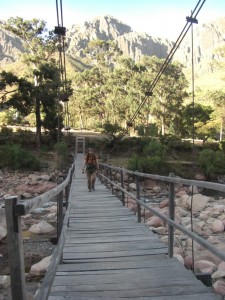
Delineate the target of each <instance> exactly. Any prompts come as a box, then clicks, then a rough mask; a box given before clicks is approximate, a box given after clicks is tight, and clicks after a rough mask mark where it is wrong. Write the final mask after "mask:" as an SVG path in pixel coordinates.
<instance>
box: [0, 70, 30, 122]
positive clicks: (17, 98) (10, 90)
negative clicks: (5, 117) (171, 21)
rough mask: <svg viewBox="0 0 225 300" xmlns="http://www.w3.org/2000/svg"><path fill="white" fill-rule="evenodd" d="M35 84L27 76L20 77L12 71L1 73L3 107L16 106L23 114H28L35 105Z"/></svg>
mask: <svg viewBox="0 0 225 300" xmlns="http://www.w3.org/2000/svg"><path fill="white" fill-rule="evenodd" d="M33 94H34V86H33V84H32V83H30V82H29V81H27V80H26V79H25V78H19V77H18V76H16V75H14V74H13V73H11V72H5V71H2V72H1V73H0V102H1V109H2V110H3V109H7V108H11V107H13V108H15V109H16V110H18V111H19V112H20V113H21V114H22V115H24V116H25V115H27V114H29V113H30V112H31V110H32V107H33V100H32V97H33Z"/></svg>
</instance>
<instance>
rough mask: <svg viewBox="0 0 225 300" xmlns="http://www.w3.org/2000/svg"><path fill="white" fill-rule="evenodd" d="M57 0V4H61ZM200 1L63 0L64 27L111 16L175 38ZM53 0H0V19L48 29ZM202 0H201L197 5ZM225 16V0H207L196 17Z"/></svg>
mask: <svg viewBox="0 0 225 300" xmlns="http://www.w3.org/2000/svg"><path fill="white" fill-rule="evenodd" d="M60 2H61V1H60V0H58V6H60ZM198 2H199V0H112V1H105V0H81V1H77V0H62V8H63V26H64V27H66V28H67V29H69V28H70V27H71V26H72V25H73V24H82V23H84V22H85V21H91V20H93V19H94V18H95V17H99V16H103V15H110V16H113V17H115V18H116V19H118V20H119V21H121V22H123V23H125V24H127V25H129V26H131V28H132V30H133V31H137V32H146V33H148V34H149V35H151V36H155V37H162V38H168V39H171V40H175V39H176V38H177V37H178V36H179V34H180V33H181V31H182V29H183V28H184V26H185V24H186V17H187V16H190V15H191V11H193V10H194V8H195V6H196V5H197V3H198ZM56 3H57V2H56V0H36V1H34V0H0V7H1V10H0V20H7V19H8V18H9V17H16V16H19V17H22V18H24V19H27V20H29V19H32V18H37V19H41V20H44V21H46V22H47V27H48V28H49V29H54V26H56V25H57V14H56ZM201 3H203V0H200V4H201ZM219 17H225V0H206V1H205V3H204V4H203V6H202V8H201V10H200V12H199V14H198V16H197V19H198V23H199V24H203V23H205V22H207V21H212V20H214V19H216V18H219Z"/></svg>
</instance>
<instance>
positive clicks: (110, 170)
mask: <svg viewBox="0 0 225 300" xmlns="http://www.w3.org/2000/svg"><path fill="white" fill-rule="evenodd" d="M109 179H110V180H111V181H112V169H111V168H110V169H109ZM111 189H112V194H113V185H112V184H111Z"/></svg>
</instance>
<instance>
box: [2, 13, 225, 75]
mask: <svg viewBox="0 0 225 300" xmlns="http://www.w3.org/2000/svg"><path fill="white" fill-rule="evenodd" d="M1 23H2V22H0V25H1ZM224 37H225V17H223V18H219V19H216V20H215V21H213V22H210V23H204V24H202V25H197V24H196V25H194V45H195V49H194V54H195V55H194V59H195V64H196V65H197V66H198V69H199V70H201V72H204V71H206V70H207V71H210V67H209V66H208V65H209V64H210V61H211V60H215V59H216V60H217V59H219V56H218V55H217V54H215V53H214V51H215V49H216V48H218V47H219V46H220V45H222V43H224V40H225V39H224ZM95 39H101V40H106V41H107V40H113V41H115V43H116V44H117V45H118V47H119V48H120V50H122V52H123V53H124V55H126V56H128V57H131V58H132V59H133V60H134V61H135V62H138V61H140V60H141V57H142V56H143V55H148V56H152V55H155V56H157V57H158V58H162V59H163V58H166V57H167V56H168V53H169V51H170V49H171V48H172V46H173V45H174V42H173V41H170V40H169V39H164V38H160V37H155V36H151V35H150V34H148V33H146V32H142V33H140V32H136V31H133V30H132V28H131V27H130V26H129V25H127V24H125V23H123V22H122V21H120V20H118V19H116V18H114V17H113V16H110V15H104V16H100V17H96V18H94V19H93V20H91V21H85V22H83V23H81V24H74V25H72V26H71V27H70V28H69V29H68V30H67V34H66V41H67V44H68V48H67V51H66V55H68V56H69V57H71V58H72V59H77V58H78V59H82V58H83V57H85V53H84V49H85V48H86V47H87V45H88V43H89V42H90V41H93V40H95ZM0 45H1V46H0V66H4V65H6V64H8V63H11V62H14V61H16V60H18V58H19V54H20V53H21V52H22V51H23V50H22V43H21V41H20V40H19V39H18V38H16V37H14V36H13V35H12V34H10V33H9V32H7V31H6V30H4V29H3V28H2V27H1V26H0ZM190 52H191V43H190V34H189V33H188V35H187V36H186V37H185V38H184V40H183V41H182V43H181V45H180V47H179V49H178V50H177V51H176V53H175V55H174V58H173V59H174V60H178V61H179V62H181V63H182V64H183V65H184V66H185V67H190V61H191V59H190ZM211 71H212V70H211Z"/></svg>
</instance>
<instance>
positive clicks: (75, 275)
mask: <svg viewBox="0 0 225 300" xmlns="http://www.w3.org/2000/svg"><path fill="white" fill-rule="evenodd" d="M81 157H82V155H81V154H80V155H78V156H77V159H76V171H75V179H74V180H73V183H72V186H71V199H72V206H71V211H70V221H69V228H68V232H67V237H66V242H65V247H64V251H63V264H60V265H59V266H58V268H57V272H56V276H55V279H54V282H53V285H52V287H51V291H50V295H49V297H48V299H49V300H53V299H54V300H62V299H64V300H69V299H76V300H84V299H86V300H87V299H90V300H92V299H93V300H94V299H105V300H106V299H112V300H116V299H138V300H142V299H145V300H146V299H152V300H186V299H188V300H189V299H191V300H214V299H220V296H218V295H215V294H213V292H212V290H211V289H210V288H208V287H206V286H205V285H203V283H202V282H201V281H199V280H197V279H196V277H195V276H194V274H193V273H192V272H191V271H189V270H186V269H185V268H184V266H183V265H182V264H181V263H180V262H179V261H178V260H177V259H175V258H172V259H169V258H168V257H167V246H165V244H163V243H162V242H161V241H160V240H159V238H158V237H157V235H156V234H154V233H153V232H151V230H150V229H149V228H147V227H145V226H144V224H139V223H137V217H136V216H134V215H133V214H132V213H131V212H130V211H129V210H128V209H127V208H125V207H123V206H122V204H121V202H120V201H119V200H118V199H117V198H116V197H115V196H114V195H112V194H111V192H110V191H109V190H107V189H106V187H105V186H103V185H101V184H100V182H98V181H97V182H96V191H94V192H88V190H87V184H86V178H85V175H83V174H82V173H81V167H82V160H81Z"/></svg>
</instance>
